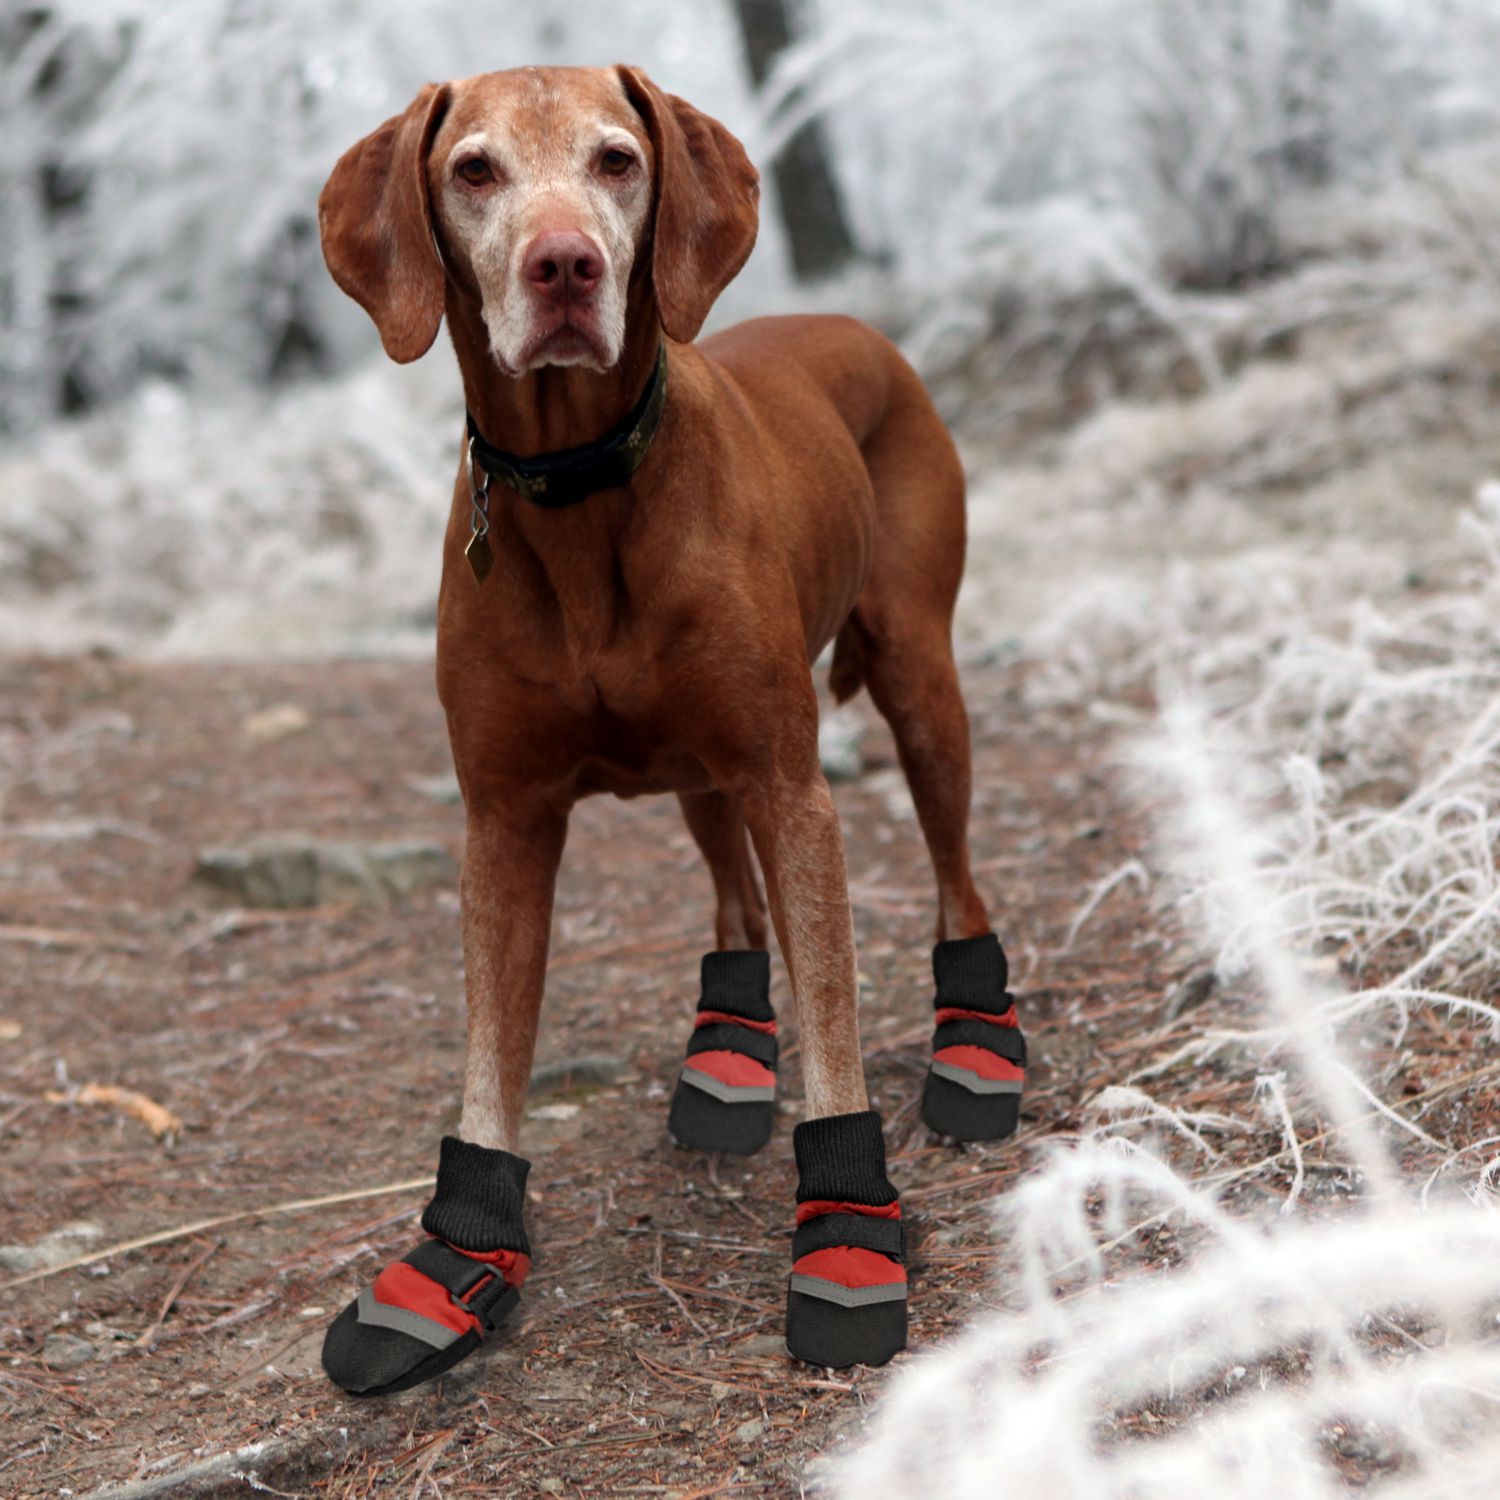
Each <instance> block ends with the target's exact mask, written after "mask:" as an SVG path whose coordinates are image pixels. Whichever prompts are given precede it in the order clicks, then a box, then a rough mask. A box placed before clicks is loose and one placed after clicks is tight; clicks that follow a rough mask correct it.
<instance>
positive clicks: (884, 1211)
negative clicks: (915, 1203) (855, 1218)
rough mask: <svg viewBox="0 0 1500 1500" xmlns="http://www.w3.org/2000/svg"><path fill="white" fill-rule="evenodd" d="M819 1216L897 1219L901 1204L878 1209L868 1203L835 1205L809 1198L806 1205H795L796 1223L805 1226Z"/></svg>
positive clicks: (898, 1202) (826, 1199)
mask: <svg viewBox="0 0 1500 1500" xmlns="http://www.w3.org/2000/svg"><path fill="white" fill-rule="evenodd" d="M820 1214H864V1215H865V1217H866V1218H870V1219H899V1218H900V1217H901V1203H900V1201H899V1200H897V1201H896V1202H895V1203H886V1204H882V1205H881V1206H880V1207H879V1208H873V1207H871V1205H870V1204H868V1203H835V1202H834V1201H833V1200H832V1199H831V1198H809V1199H808V1200H807V1202H806V1203H799V1204H798V1205H797V1222H798V1223H799V1224H805V1223H807V1221H808V1220H809V1219H816V1218H817V1217H818V1216H819V1215H820Z"/></svg>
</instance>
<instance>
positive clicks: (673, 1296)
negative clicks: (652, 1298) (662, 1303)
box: [646, 1276, 709, 1338]
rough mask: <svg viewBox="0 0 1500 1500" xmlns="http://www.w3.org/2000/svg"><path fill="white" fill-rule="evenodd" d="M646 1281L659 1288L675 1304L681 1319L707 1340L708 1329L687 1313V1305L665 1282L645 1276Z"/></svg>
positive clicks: (659, 1278)
mask: <svg viewBox="0 0 1500 1500" xmlns="http://www.w3.org/2000/svg"><path fill="white" fill-rule="evenodd" d="M646 1280H647V1281H649V1282H650V1283H651V1284H652V1285H653V1286H659V1287H660V1288H661V1289H662V1291H664V1292H665V1293H666V1294H667V1296H669V1297H670V1298H671V1299H672V1300H673V1301H674V1302H675V1303H676V1304H677V1307H678V1310H679V1311H680V1312H681V1313H682V1315H683V1317H685V1318H686V1319H687V1320H688V1322H689V1323H691V1324H692V1325H693V1327H694V1328H696V1329H697V1330H698V1332H699V1333H701V1334H702V1335H703V1337H704V1338H707V1337H708V1336H709V1333H708V1329H706V1328H705V1327H704V1326H703V1325H702V1324H701V1323H700V1322H699V1321H698V1320H697V1318H695V1317H694V1316H693V1315H692V1313H690V1312H689V1311H688V1305H687V1303H686V1302H684V1301H683V1300H682V1298H681V1297H679V1296H678V1295H677V1293H676V1292H675V1291H674V1290H673V1289H672V1288H671V1287H670V1286H668V1285H667V1283H666V1282H665V1281H663V1280H662V1279H661V1277H660V1276H647V1277H646Z"/></svg>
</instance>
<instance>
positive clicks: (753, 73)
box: [734, 0, 859, 281]
mask: <svg viewBox="0 0 1500 1500" xmlns="http://www.w3.org/2000/svg"><path fill="white" fill-rule="evenodd" d="M734 8H735V11H736V12H737V13H738V15H739V21H740V31H741V32H742V33H743V35H744V39H745V59H746V62H747V63H748V65H749V69H750V78H751V80H752V82H753V83H754V84H755V86H756V88H760V87H761V86H762V85H763V84H764V83H765V81H766V79H767V78H768V77H769V76H770V73H771V68H772V66H773V65H774V64H775V61H776V58H777V55H778V54H779V53H781V52H783V51H785V50H786V48H787V47H788V46H790V45H791V42H792V19H791V16H790V14H789V13H788V0H734ZM771 175H772V177H773V178H774V179H775V183H776V197H777V200H778V202H779V203H780V205H781V218H782V222H783V223H784V224H785V225H786V232H787V239H788V241H789V242H790V244H791V252H792V270H793V271H794V272H795V273H796V276H797V279H798V280H799V281H812V280H816V279H817V278H818V277H820V276H830V275H832V274H833V273H834V272H835V271H838V270H841V269H842V268H843V267H844V266H846V265H848V264H849V262H850V261H852V260H854V259H855V258H856V257H857V256H858V254H859V251H858V248H857V247H856V245H855V243H854V236H853V234H852V233H851V231H850V229H849V221H848V219H847V217H846V216H845V214H844V204H843V199H842V197H841V196H840V194H839V187H838V182H837V180H836V179H835V177H834V175H833V167H832V165H831V163H830V161H829V156H828V144H827V140H826V139H825V137H824V134H823V132H822V130H821V129H820V128H819V126H818V124H817V122H816V121H810V122H809V123H808V124H806V125H804V126H803V127H802V128H801V129H800V130H799V131H798V132H797V133H796V134H795V135H794V136H793V137H792V138H791V139H790V140H789V141H788V142H787V143H786V145H785V146H784V147H783V148H782V150H781V152H780V153H779V154H778V155H777V157H776V159H775V160H774V161H773V162H772V163H771Z"/></svg>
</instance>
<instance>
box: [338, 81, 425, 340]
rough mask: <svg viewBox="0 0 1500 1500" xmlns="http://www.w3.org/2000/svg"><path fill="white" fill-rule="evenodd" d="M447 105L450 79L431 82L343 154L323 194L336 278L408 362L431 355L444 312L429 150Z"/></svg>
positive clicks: (383, 338) (382, 338) (383, 336)
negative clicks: (429, 181) (403, 108)
mask: <svg viewBox="0 0 1500 1500" xmlns="http://www.w3.org/2000/svg"><path fill="white" fill-rule="evenodd" d="M447 108H448V85H447V84H442V85H438V84H433V83H429V84H428V85H427V86H426V87H425V88H424V89H423V90H422V92H421V93H420V94H418V95H417V97H416V98H415V99H413V100H412V102H411V104H410V105H409V106H408V107H407V110H406V113H405V114H400V115H396V116H395V117H394V118H392V119H389V120H387V121H386V122H385V124H384V125H382V126H380V128H379V129H378V130H375V131H372V132H371V133H370V134H369V135H367V136H366V137H365V138H364V140H362V141H360V142H359V143H358V144H357V145H355V146H351V147H350V148H349V150H347V151H346V152H345V153H344V154H343V156H341V157H340V158H339V163H338V165H337V166H336V167H335V168H334V169H333V175H332V176H331V177H330V178H329V179H328V181H327V183H326V184H325V185H324V187H323V191H322V193H321V195H320V196H319V198H318V230H319V233H320V234H321V235H322V238H323V259H324V260H325V261H327V262H328V269H329V271H331V272H332V273H333V279H334V280H335V281H336V282H338V284H339V286H340V287H341V288H342V289H343V290H344V291H346V292H347V293H348V294H349V295H350V296H351V297H353V298H354V300H355V301H356V302H358V303H359V305H360V306H361V307H362V308H364V310H365V311H366V312H367V313H369V315H370V316H371V318H373V319H374V321H375V327H376V328H377V329H379V331H380V342H381V343H382V344H384V345H385V352H386V353H387V354H389V355H390V357H391V358H392V359H394V360H396V361H397V362H398V363H400V364H403V365H404V364H407V363H409V362H410V361H411V360H414V359H419V358H420V357H421V356H422V355H424V354H426V352H427V351H428V350H429V349H430V348H431V347H432V341H433V340H434V339H435V338H436V337H437V331H438V327H439V325H440V324H441V323H442V321H443V263H442V261H441V259H439V257H438V251H437V245H436V243H435V242H434V240H433V232H432V205H431V202H430V201H429V198H428V193H427V153H428V151H429V150H430V149H431V146H432V138H433V136H435V135H436V134H437V128H438V126H439V125H440V124H441V123H442V120H443V115H444V114H445V112H446V111H447Z"/></svg>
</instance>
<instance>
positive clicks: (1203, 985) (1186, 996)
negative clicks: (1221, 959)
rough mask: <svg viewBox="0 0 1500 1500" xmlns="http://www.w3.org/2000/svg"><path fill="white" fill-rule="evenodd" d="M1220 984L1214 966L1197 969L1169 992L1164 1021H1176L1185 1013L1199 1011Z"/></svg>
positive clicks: (1179, 981)
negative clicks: (1198, 1008)
mask: <svg viewBox="0 0 1500 1500" xmlns="http://www.w3.org/2000/svg"><path fill="white" fill-rule="evenodd" d="M1218 983H1219V980H1218V975H1216V974H1215V973H1214V970H1213V967H1212V965H1210V966H1208V967H1207V968H1202V969H1195V970H1194V971H1193V972H1192V973H1191V974H1189V975H1187V976H1186V977H1185V978H1183V979H1179V980H1178V981H1177V983H1176V984H1174V985H1172V986H1171V987H1170V988H1169V989H1168V990H1167V994H1166V1004H1165V1005H1164V1006H1163V1007H1162V1019H1163V1020H1164V1021H1175V1020H1176V1019H1177V1018H1178V1017H1179V1016H1180V1015H1182V1014H1183V1013H1184V1012H1186V1011H1190V1010H1195V1009H1197V1007H1198V1006H1200V1005H1202V1004H1203V1002H1204V1001H1205V1000H1207V999H1208V998H1209V996H1211V995H1212V994H1213V992H1214V990H1215V989H1217V988H1218Z"/></svg>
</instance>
